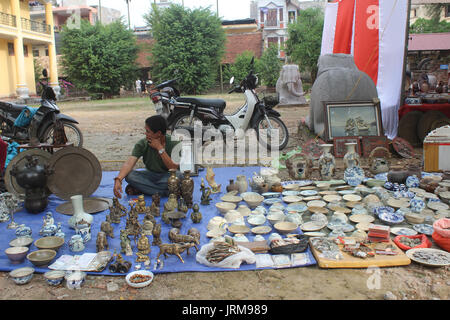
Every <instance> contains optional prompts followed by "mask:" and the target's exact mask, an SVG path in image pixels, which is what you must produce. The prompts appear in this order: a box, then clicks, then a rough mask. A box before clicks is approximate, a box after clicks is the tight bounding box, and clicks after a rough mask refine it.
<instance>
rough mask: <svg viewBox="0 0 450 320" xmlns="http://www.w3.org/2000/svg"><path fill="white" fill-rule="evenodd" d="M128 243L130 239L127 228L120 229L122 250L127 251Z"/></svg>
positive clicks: (122, 251)
mask: <svg viewBox="0 0 450 320" xmlns="http://www.w3.org/2000/svg"><path fill="white" fill-rule="evenodd" d="M127 244H128V245H129V244H130V239H129V238H128V232H127V230H124V229H122V230H120V252H121V253H126V249H127Z"/></svg>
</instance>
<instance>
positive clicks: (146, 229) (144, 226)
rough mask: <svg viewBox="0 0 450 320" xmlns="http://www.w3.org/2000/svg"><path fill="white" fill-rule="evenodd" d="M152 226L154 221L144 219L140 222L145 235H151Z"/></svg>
mask: <svg viewBox="0 0 450 320" xmlns="http://www.w3.org/2000/svg"><path fill="white" fill-rule="evenodd" d="M153 226H154V223H153V222H152V221H150V220H146V219H144V222H143V223H142V232H143V233H144V234H145V235H146V236H151V235H152V232H153Z"/></svg>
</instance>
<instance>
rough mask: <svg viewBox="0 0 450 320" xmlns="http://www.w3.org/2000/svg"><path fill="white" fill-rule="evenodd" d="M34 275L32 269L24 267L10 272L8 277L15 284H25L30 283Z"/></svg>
mask: <svg viewBox="0 0 450 320" xmlns="http://www.w3.org/2000/svg"><path fill="white" fill-rule="evenodd" d="M33 275H34V268H31V267H25V268H19V269H15V270H13V271H11V272H10V273H9V277H10V278H11V279H12V280H13V281H14V282H15V283H16V284H26V283H28V282H30V281H31V279H32V278H33Z"/></svg>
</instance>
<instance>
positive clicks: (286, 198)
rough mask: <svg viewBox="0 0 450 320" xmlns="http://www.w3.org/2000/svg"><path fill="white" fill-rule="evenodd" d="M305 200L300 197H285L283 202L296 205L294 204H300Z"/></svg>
mask: <svg viewBox="0 0 450 320" xmlns="http://www.w3.org/2000/svg"><path fill="white" fill-rule="evenodd" d="M302 200H303V198H302V197H299V196H285V197H283V201H284V202H286V203H294V202H300V201H302Z"/></svg>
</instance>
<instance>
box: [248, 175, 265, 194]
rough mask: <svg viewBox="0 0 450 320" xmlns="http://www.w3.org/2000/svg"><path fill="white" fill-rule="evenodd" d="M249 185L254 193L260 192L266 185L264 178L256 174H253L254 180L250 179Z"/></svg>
mask: <svg viewBox="0 0 450 320" xmlns="http://www.w3.org/2000/svg"><path fill="white" fill-rule="evenodd" d="M248 184H249V185H250V187H251V188H252V190H253V191H256V192H259V191H260V189H261V186H262V185H263V184H264V178H263V177H262V176H260V175H258V174H257V173H256V172H253V179H250V178H248Z"/></svg>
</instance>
